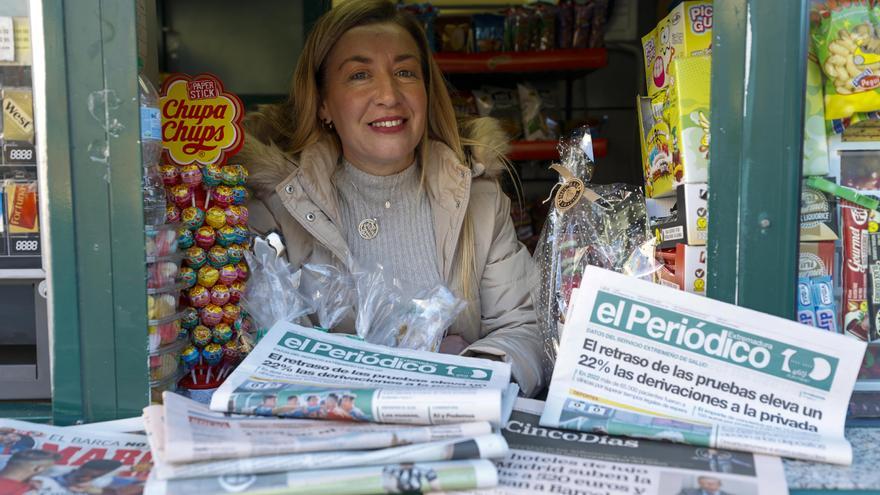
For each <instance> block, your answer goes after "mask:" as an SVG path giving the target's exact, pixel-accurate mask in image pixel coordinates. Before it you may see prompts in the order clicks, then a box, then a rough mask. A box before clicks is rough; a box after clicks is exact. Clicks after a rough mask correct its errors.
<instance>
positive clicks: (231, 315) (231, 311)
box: [223, 304, 241, 325]
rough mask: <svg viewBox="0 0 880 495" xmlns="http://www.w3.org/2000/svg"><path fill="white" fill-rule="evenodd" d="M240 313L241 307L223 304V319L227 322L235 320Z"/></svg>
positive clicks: (231, 322) (230, 322)
mask: <svg viewBox="0 0 880 495" xmlns="http://www.w3.org/2000/svg"><path fill="white" fill-rule="evenodd" d="M240 315H241V308H240V307H239V306H238V305H236V304H224V305H223V321H224V322H226V323H228V324H230V325H231V324H233V323H235V320H237V319H238V317H239V316H240Z"/></svg>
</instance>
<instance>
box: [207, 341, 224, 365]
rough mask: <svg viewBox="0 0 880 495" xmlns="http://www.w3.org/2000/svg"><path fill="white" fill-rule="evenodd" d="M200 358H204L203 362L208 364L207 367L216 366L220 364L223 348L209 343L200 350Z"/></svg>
mask: <svg viewBox="0 0 880 495" xmlns="http://www.w3.org/2000/svg"><path fill="white" fill-rule="evenodd" d="M202 357H204V358H205V362H206V363H208V365H209V366H214V365H216V364H220V360H221V359H223V347H221V346H220V344H215V343H210V344H207V345H206V346H205V348H204V349H202Z"/></svg>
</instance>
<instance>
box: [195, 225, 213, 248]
mask: <svg viewBox="0 0 880 495" xmlns="http://www.w3.org/2000/svg"><path fill="white" fill-rule="evenodd" d="M216 238H217V234H216V233H215V232H214V229H212V228H211V227H209V226H207V225H202V226H201V227H199V228H198V230H196V233H195V239H196V246H198V247H200V248H202V249H210V248H211V246H213V245H214V241H215V239H216Z"/></svg>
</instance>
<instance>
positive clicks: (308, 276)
mask: <svg viewBox="0 0 880 495" xmlns="http://www.w3.org/2000/svg"><path fill="white" fill-rule="evenodd" d="M300 291H301V292H302V294H303V296H305V298H306V299H307V300H308V301H310V302H311V304H312V306H313V308H314V314H315V317H316V318H317V320H318V326H319V327H320V328H322V329H325V330H332V329H333V328H336V327H338V326H339V325H340V323H342V321H343V320H346V319H347V318H350V317H352V315H353V312H354V308H355V304H356V301H357V287H356V285H355V280H354V278H353V277H352V275H351V274H350V273H349V272H348V270H345V269H343V268H339V267H336V266H333V265H319V264H312V263H307V264H305V265H303V267H302V282H301V283H300Z"/></svg>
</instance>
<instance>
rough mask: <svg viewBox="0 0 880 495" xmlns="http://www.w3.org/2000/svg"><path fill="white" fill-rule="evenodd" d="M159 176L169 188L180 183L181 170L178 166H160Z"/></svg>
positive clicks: (167, 164)
mask: <svg viewBox="0 0 880 495" xmlns="http://www.w3.org/2000/svg"><path fill="white" fill-rule="evenodd" d="M159 174H160V175H161V176H162V183H164V184H165V185H166V186H168V187H171V186H173V185H175V184H178V183H180V170H178V169H177V166H176V165H171V164H169V163H166V164H164V165H160V166H159Z"/></svg>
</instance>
